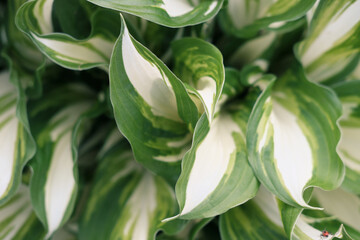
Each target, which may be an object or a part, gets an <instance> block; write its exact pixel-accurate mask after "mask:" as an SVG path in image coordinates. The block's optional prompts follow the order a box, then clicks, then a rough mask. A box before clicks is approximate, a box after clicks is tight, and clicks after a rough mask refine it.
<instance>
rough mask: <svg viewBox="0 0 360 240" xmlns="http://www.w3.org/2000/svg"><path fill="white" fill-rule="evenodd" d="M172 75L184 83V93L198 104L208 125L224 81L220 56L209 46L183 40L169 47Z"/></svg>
mask: <svg viewBox="0 0 360 240" xmlns="http://www.w3.org/2000/svg"><path fill="white" fill-rule="evenodd" d="M172 50H173V52H174V56H175V63H176V67H175V73H176V74H177V75H178V76H179V77H180V79H181V80H182V81H183V82H185V83H187V84H188V85H187V86H188V91H189V92H190V93H192V94H194V95H196V96H197V97H198V98H199V99H200V101H201V102H202V107H201V108H200V109H202V108H203V109H205V112H206V115H207V118H208V119H209V122H210V123H211V121H212V119H213V117H214V113H215V112H214V111H215V106H216V104H217V102H218V100H219V98H220V94H221V92H222V89H223V85H224V81H225V72H224V65H223V59H222V55H221V52H220V51H219V50H218V49H217V48H216V47H215V46H213V45H211V44H209V43H207V42H205V41H202V40H200V39H197V38H183V39H181V40H178V41H175V42H173V43H172Z"/></svg>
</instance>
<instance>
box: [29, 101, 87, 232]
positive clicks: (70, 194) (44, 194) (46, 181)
mask: <svg viewBox="0 0 360 240" xmlns="http://www.w3.org/2000/svg"><path fill="white" fill-rule="evenodd" d="M48 101H49V99H48ZM91 104H92V102H91V101H86V100H85V99H84V100H83V101H79V102H75V103H73V104H70V105H69V106H64V107H63V109H61V110H59V111H58V112H56V114H55V115H53V116H52V117H51V118H50V119H47V120H46V119H42V120H43V121H46V122H47V124H46V125H45V126H43V127H42V130H41V131H40V133H39V134H38V135H37V144H38V150H37V153H36V154H35V157H34V160H33V161H32V164H31V167H32V169H33V176H32V179H31V184H30V191H31V200H32V203H33V206H34V210H35V211H36V213H37V215H38V216H39V218H40V219H41V221H42V222H43V224H44V226H45V227H46V230H47V238H48V237H50V236H51V235H52V234H53V232H54V231H55V230H57V229H58V228H59V227H60V226H62V225H63V224H64V223H65V222H66V221H67V220H68V219H69V217H70V215H71V213H72V210H73V208H74V204H75V199H76V195H77V188H78V183H77V181H78V176H77V174H78V173H77V163H76V161H77V143H78V141H79V138H80V137H81V136H82V134H83V131H84V129H83V128H81V127H80V128H79V126H78V125H76V124H77V122H78V121H79V118H80V116H81V115H82V114H84V113H85V112H86V111H88V110H89V109H90V107H91ZM34 121H35V120H33V122H34ZM38 121H39V120H38ZM34 124H36V123H34Z"/></svg>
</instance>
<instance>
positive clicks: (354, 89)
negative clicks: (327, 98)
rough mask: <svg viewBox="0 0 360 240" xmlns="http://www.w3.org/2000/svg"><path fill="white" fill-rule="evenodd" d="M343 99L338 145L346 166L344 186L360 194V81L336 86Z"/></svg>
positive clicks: (337, 92)
mask: <svg viewBox="0 0 360 240" xmlns="http://www.w3.org/2000/svg"><path fill="white" fill-rule="evenodd" d="M334 90H335V92H336V94H337V95H338V97H339V98H340V100H341V103H342V108H343V114H342V116H341V119H340V130H341V139H340V142H339V145H338V147H337V151H338V153H339V156H340V157H341V159H342V160H343V162H344V164H345V166H346V175H345V180H344V182H343V185H342V187H343V188H345V189H346V190H348V191H351V192H353V193H355V194H360V186H359V182H360V149H359V146H358V143H359V141H360V95H359V92H360V81H359V80H355V81H352V82H343V83H340V84H337V85H336V86H334Z"/></svg>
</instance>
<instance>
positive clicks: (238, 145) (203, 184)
mask: <svg viewBox="0 0 360 240" xmlns="http://www.w3.org/2000/svg"><path fill="white" fill-rule="evenodd" d="M249 114H250V111H249V110H248V109H247V108H246V107H244V106H242V107H239V110H238V112H237V113H236V114H230V113H226V112H219V114H218V115H217V116H216V117H215V119H214V120H213V122H212V123H211V124H209V122H208V120H207V117H206V115H203V116H202V117H201V119H200V120H199V122H198V124H197V126H196V129H195V133H194V139H193V144H192V147H191V149H190V150H189V152H188V153H187V154H186V155H185V157H184V159H183V164H182V172H181V175H180V178H179V180H178V182H177V184H176V196H177V199H178V202H179V205H180V209H181V211H180V213H179V215H178V216H176V217H181V218H185V219H192V218H203V217H212V216H215V215H218V214H221V213H223V212H225V211H227V210H228V209H229V208H232V207H234V206H236V205H239V204H241V203H244V202H246V201H247V200H249V199H250V198H252V197H254V196H255V194H256V191H257V189H258V182H257V180H256V178H255V176H254V173H253V171H252V169H251V167H250V165H249V164H248V161H247V152H246V144H245V129H246V127H245V126H246V122H247V119H248V116H249Z"/></svg>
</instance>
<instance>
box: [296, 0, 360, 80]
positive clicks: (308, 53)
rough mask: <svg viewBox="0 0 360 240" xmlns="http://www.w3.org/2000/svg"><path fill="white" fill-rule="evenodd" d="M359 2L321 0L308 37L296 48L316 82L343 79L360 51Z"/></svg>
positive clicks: (350, 0) (352, 67)
mask: <svg viewBox="0 0 360 240" xmlns="http://www.w3.org/2000/svg"><path fill="white" fill-rule="evenodd" d="M359 12H360V2H359V1H352V0H342V1H326V0H320V2H319V4H318V5H317V8H316V11H315V13H314V15H313V17H312V18H311V22H310V26H309V30H308V33H307V37H306V38H305V40H304V41H302V42H301V43H300V44H299V45H298V46H297V49H296V52H297V55H298V58H299V60H301V62H302V64H303V66H304V68H305V71H306V74H307V76H308V77H309V79H310V80H311V81H314V82H325V83H326V82H329V83H331V82H336V81H339V80H342V79H344V78H345V77H346V76H347V75H348V74H349V73H350V72H351V71H352V70H353V69H354V68H355V67H356V65H357V63H358V61H359V53H360V41H359V37H360V15H359Z"/></svg>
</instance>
